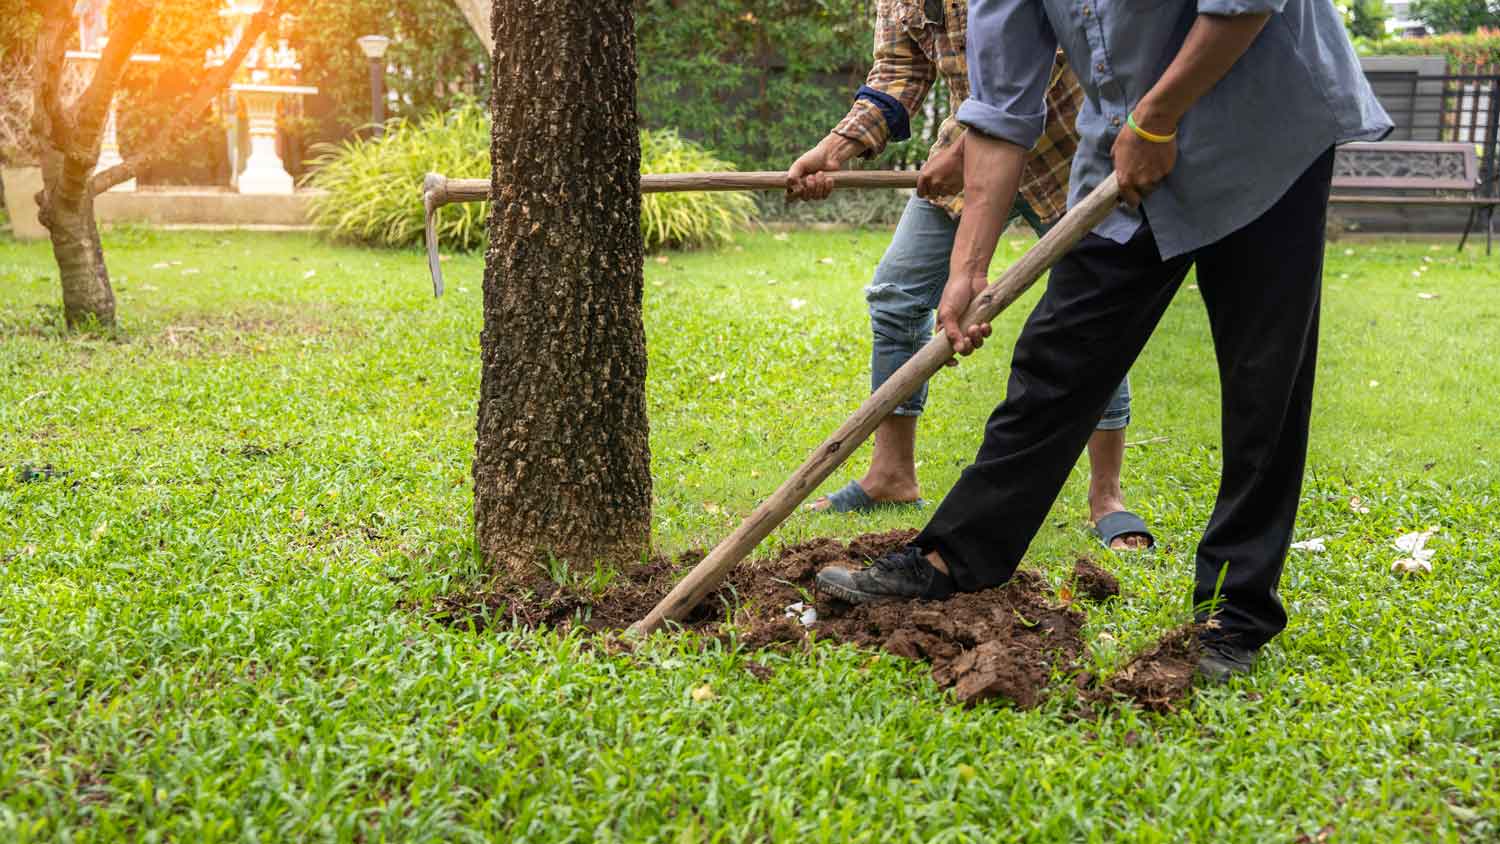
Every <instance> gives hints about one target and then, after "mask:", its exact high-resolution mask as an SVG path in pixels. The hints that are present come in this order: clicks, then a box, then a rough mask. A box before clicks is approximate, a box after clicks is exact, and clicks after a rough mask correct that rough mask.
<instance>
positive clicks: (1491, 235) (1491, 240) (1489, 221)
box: [1484, 205, 1495, 258]
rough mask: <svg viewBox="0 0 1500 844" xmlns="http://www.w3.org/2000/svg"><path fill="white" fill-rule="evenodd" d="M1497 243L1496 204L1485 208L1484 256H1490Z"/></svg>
mask: <svg viewBox="0 0 1500 844" xmlns="http://www.w3.org/2000/svg"><path fill="white" fill-rule="evenodd" d="M1494 245H1495V206H1493V205H1490V206H1487V207H1486V208H1485V209H1484V257H1486V258H1488V257H1489V256H1490V254H1491V249H1492V248H1493V247H1494Z"/></svg>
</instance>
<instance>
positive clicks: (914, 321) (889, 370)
mask: <svg viewBox="0 0 1500 844" xmlns="http://www.w3.org/2000/svg"><path fill="white" fill-rule="evenodd" d="M1013 215H1014V217H1020V218H1021V219H1024V220H1025V221H1026V222H1027V223H1029V224H1030V225H1031V227H1032V228H1033V229H1035V230H1036V232H1037V234H1042V233H1044V232H1045V231H1046V227H1045V226H1043V225H1042V221H1041V220H1040V219H1039V218H1038V217H1037V216H1036V214H1035V212H1033V211H1032V210H1031V208H1030V206H1028V205H1027V204H1026V202H1025V201H1024V200H1022V199H1021V198H1020V197H1019V196H1018V197H1016V206H1015V210H1014V212H1013ZM1014 217H1013V218H1012V219H1014ZM957 233H958V221H957V220H955V219H953V218H952V217H949V216H948V212H947V211H944V210H943V209H942V208H939V207H938V206H936V205H933V204H932V203H930V202H928V201H927V200H925V199H922V198H920V197H916V196H913V197H912V198H911V201H910V202H908V203H907V204H906V211H905V212H904V213H902V215H901V222H900V223H899V224H898V225H897V226H896V234H895V236H893V237H892V238H891V245H890V246H888V247H886V250H885V257H883V258H881V259H880V265H879V266H878V267H876V268H875V278H874V280H872V281H871V282H870V286H869V287H866V288H865V299H866V301H868V302H869V303H870V328H871V331H872V332H873V333H874V335H875V345H874V351H873V353H872V354H871V356H870V382H871V389H872V390H874V389H878V388H879V387H880V385H881V384H884V383H885V381H886V379H887V378H890V377H891V375H893V374H894V373H895V372H896V370H897V369H900V368H901V365H902V364H904V363H906V362H907V361H908V360H910V359H911V357H912V355H915V354H916V353H917V350H918V349H921V348H922V346H923V345H924V344H925V343H926V342H927V341H928V340H930V339H932V330H933V321H934V320H933V311H934V310H936V309H937V306H938V300H940V299H941V298H942V296H943V286H944V285H945V284H947V283H948V258H949V256H950V254H951V253H952V252H953V238H954V235H956V234H957ZM926 404H927V385H926V384H925V383H924V384H923V385H922V386H921V387H918V388H917V391H916V393H914V394H912V397H911V398H909V399H907V400H906V401H904V402H902V403H901V404H900V405H899V406H897V407H896V410H895V411H894V412H895V414H896V415H897V416H920V415H921V413H922V408H923V407H925V406H926ZM1129 424H1130V376H1129V375H1127V376H1125V380H1124V381H1121V382H1120V387H1119V389H1118V390H1116V391H1115V394H1114V396H1113V397H1111V398H1110V400H1109V406H1108V407H1106V408H1105V409H1104V415H1103V416H1101V417H1100V418H1099V424H1098V426H1097V428H1098V430H1100V431H1118V430H1121V429H1123V428H1124V427H1125V426H1126V425H1129Z"/></svg>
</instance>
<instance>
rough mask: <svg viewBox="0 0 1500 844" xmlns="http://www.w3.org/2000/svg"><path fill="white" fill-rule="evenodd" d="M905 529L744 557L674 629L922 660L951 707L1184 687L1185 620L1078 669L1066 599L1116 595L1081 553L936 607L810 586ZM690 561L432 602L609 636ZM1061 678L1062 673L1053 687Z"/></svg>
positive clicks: (1166, 692) (1191, 644) (1076, 612)
mask: <svg viewBox="0 0 1500 844" xmlns="http://www.w3.org/2000/svg"><path fill="white" fill-rule="evenodd" d="M915 533H916V532H915V531H909V530H906V531H890V532H888V533H879V534H867V535H864V536H860V537H858V538H856V539H854V540H853V541H851V542H848V543H843V542H839V541H837V540H834V539H815V540H812V541H809V542H804V543H801V544H798V545H793V546H791V547H789V548H787V549H785V550H784V551H782V552H781V553H780V554H779V555H777V556H776V557H774V558H772V559H768V560H757V561H753V562H747V563H745V564H743V565H741V566H740V567H739V568H738V569H736V570H735V572H734V574H733V576H731V578H730V579H729V581H728V582H727V583H726V584H725V585H724V586H723V587H722V588H720V589H719V590H718V592H716V593H714V595H713V596H712V597H710V598H709V599H708V600H707V601H705V602H704V603H703V604H702V605H700V606H699V607H698V609H697V610H696V611H695V612H694V613H693V615H691V616H690V617H689V618H688V619H686V621H685V622H684V623H683V625H682V626H683V627H684V628H686V629H689V630H693V631H695V632H698V633H701V634H705V635H712V636H718V637H721V638H726V639H729V638H732V639H733V640H734V641H735V642H737V643H738V644H739V645H740V646H741V647H745V648H748V649H765V648H791V647H800V646H803V645H805V643H807V642H808V641H809V640H810V639H812V638H819V639H828V640H832V641H835V642H841V643H848V644H852V645H857V646H861V647H867V648H878V649H881V650H884V651H886V652H888V653H892V654H895V655H897V656H900V657H904V658H906V659H912V660H919V661H923V662H927V663H929V664H931V666H932V678H933V680H934V681H936V682H937V684H938V685H939V686H940V687H942V688H945V689H952V690H953V698H954V700H955V701H957V702H958V703H960V704H964V705H972V704H974V703H978V702H980V701H984V700H990V699H995V698H1000V699H1004V700H1006V701H1009V702H1010V703H1011V704H1013V705H1015V706H1017V707H1020V708H1023V709H1027V708H1031V707H1034V706H1036V705H1038V704H1039V703H1041V702H1042V700H1044V699H1045V698H1046V696H1047V695H1049V694H1054V695H1055V694H1065V695H1070V696H1072V697H1073V698H1074V699H1075V700H1076V701H1077V702H1078V703H1079V704H1080V706H1081V707H1082V709H1084V710H1087V709H1092V708H1094V707H1097V706H1098V705H1100V704H1107V703H1109V702H1112V701H1113V700H1116V699H1120V698H1123V699H1126V700H1130V701H1133V702H1135V703H1137V704H1138V705H1140V706H1142V707H1145V708H1148V709H1151V710H1155V711H1169V710H1171V709H1173V708H1175V706H1176V705H1177V704H1178V703H1180V702H1181V701H1182V700H1183V699H1184V698H1185V697H1186V696H1187V694H1188V691H1189V690H1190V688H1191V685H1192V678H1193V672H1192V669H1193V666H1194V664H1195V663H1196V661H1197V652H1196V648H1197V636H1196V632H1195V631H1193V630H1191V629H1188V628H1184V629H1181V630H1176V631H1172V632H1171V633H1169V634H1168V635H1167V636H1165V637H1164V638H1163V639H1162V640H1161V641H1159V642H1158V643H1156V644H1155V645H1154V646H1152V647H1151V648H1149V649H1147V650H1146V651H1144V652H1142V653H1141V654H1139V655H1137V656H1136V657H1135V658H1133V659H1132V660H1130V661H1129V662H1128V663H1126V665H1125V666H1124V667H1123V668H1121V669H1120V670H1119V671H1117V672H1116V673H1115V674H1113V675H1112V676H1111V677H1110V678H1108V679H1107V680H1105V681H1103V682H1102V683H1101V682H1097V681H1095V680H1093V679H1092V678H1090V677H1088V676H1086V675H1082V674H1080V672H1079V668H1080V664H1081V662H1082V658H1083V657H1084V655H1085V651H1086V646H1085V643H1084V640H1083V636H1082V629H1083V623H1084V619H1085V614H1084V610H1083V608H1082V607H1081V606H1080V605H1079V604H1078V600H1079V599H1088V600H1092V601H1102V600H1108V599H1111V598H1115V597H1117V596H1118V595H1119V594H1120V584H1119V581H1118V580H1116V579H1115V577H1114V576H1113V575H1111V574H1110V573H1109V572H1107V571H1105V570H1104V569H1102V568H1100V567H1099V566H1097V565H1096V564H1094V563H1093V562H1091V561H1089V560H1079V561H1078V562H1077V563H1076V565H1075V566H1074V571H1073V574H1072V576H1071V577H1070V578H1069V579H1068V581H1067V582H1066V583H1065V584H1063V586H1062V588H1061V589H1060V590H1054V589H1053V588H1052V587H1051V586H1049V584H1048V583H1047V581H1046V578H1044V577H1043V576H1042V575H1041V574H1039V573H1037V572H1035V571H1031V570H1028V569H1022V570H1020V571H1018V572H1016V575H1015V577H1013V578H1012V579H1011V580H1010V581H1009V582H1008V583H1006V584H1005V585H1003V586H1000V587H998V588H995V589H990V590H987V591H984V592H975V593H970V594H963V595H958V596H956V597H954V598H951V599H949V600H947V601H942V602H931V601H914V602H895V603H887V604H874V605H862V606H852V605H850V604H847V603H844V602H842V601H838V600H836V599H834V598H832V597H830V596H827V595H820V594H818V593H817V588H816V586H815V585H814V578H815V577H816V575H817V573H818V571H819V570H820V569H822V568H824V567H825V566H830V565H838V566H844V567H848V568H859V567H862V566H865V565H868V564H869V562H870V561H871V560H873V559H875V558H876V557H879V556H881V555H882V554H885V553H886V552H889V551H893V550H896V549H899V548H901V547H902V546H904V545H905V544H906V543H908V542H910V541H911V539H912V537H913V536H915ZM701 556H702V555H701V554H684V555H682V556H681V557H679V558H678V559H677V560H666V559H658V560H655V561H653V562H651V563H649V564H646V565H642V566H638V567H635V568H633V569H628V570H626V571H624V572H622V573H621V575H620V577H619V578H618V579H617V580H616V581H614V582H613V583H612V584H611V585H610V586H609V587H608V588H607V589H605V590H603V591H602V593H600V594H597V595H590V594H587V593H585V592H582V591H580V590H578V589H573V588H564V587H558V586H555V585H553V584H551V583H548V584H546V585H544V586H542V587H539V588H536V589H533V590H530V591H528V592H526V593H524V594H519V593H508V592H504V591H499V592H496V591H490V592H484V593H480V594H469V595H456V596H448V597H445V598H443V599H440V600H439V601H438V603H437V605H436V607H435V610H436V615H437V617H438V618H439V619H440V620H442V621H444V622H445V623H449V624H454V625H458V626H464V627H472V628H475V629H483V628H484V627H486V626H488V625H491V624H520V625H522V626H525V627H551V628H556V629H568V628H575V629H576V628H584V629H587V630H591V631H597V632H601V633H603V632H610V631H620V630H624V629H625V628H626V627H628V626H630V625H631V624H632V623H634V622H635V621H637V620H638V619H640V618H641V617H642V616H644V615H645V614H646V613H647V612H648V611H649V610H650V609H651V608H652V607H653V606H655V604H656V602H657V601H659V600H660V599H661V598H662V596H664V595H666V593H667V592H668V590H670V589H671V587H672V585H673V584H674V583H676V581H677V580H678V579H679V578H680V577H681V576H682V573H683V570H684V569H685V568H686V567H688V566H690V565H692V564H693V563H696V562H697V561H698V559H700V558H701ZM1069 676H1071V677H1073V682H1053V681H1054V678H1058V677H1069Z"/></svg>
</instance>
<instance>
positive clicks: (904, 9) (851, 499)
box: [787, 0, 1153, 549]
mask: <svg viewBox="0 0 1500 844" xmlns="http://www.w3.org/2000/svg"><path fill="white" fill-rule="evenodd" d="M967 26H968V3H967V0H878V8H877V17H876V23H875V66H874V67H873V68H872V69H871V70H870V75H869V77H868V78H867V80H866V83H865V85H864V86H863V87H861V88H860V89H859V91H858V93H856V95H855V100H854V105H853V107H852V108H851V109H850V110H849V114H848V115H847V116H846V117H845V118H844V119H843V120H842V121H840V123H839V124H838V126H836V127H834V129H833V131H832V132H831V133H829V135H828V137H826V138H824V139H823V140H822V141H821V142H820V143H819V144H818V145H817V146H816V147H814V148H812V149H811V150H809V151H808V152H807V153H806V154H804V155H803V156H802V157H801V158H799V159H797V161H796V163H795V164H793V165H792V168H791V170H790V171H789V172H788V173H787V197H788V199H806V200H817V199H824V198H826V197H827V196H828V195H829V193H830V191H831V190H832V188H833V181H832V179H831V178H829V176H828V175H827V174H828V173H829V172H832V171H835V170H839V169H841V168H842V167H843V166H844V164H845V163H846V162H848V161H849V160H850V159H853V158H854V157H856V156H871V155H877V154H879V153H880V152H881V151H882V150H884V149H885V145H886V143H887V142H888V141H892V140H895V141H904V140H906V139H907V138H909V137H911V126H910V119H911V115H912V114H914V113H916V110H917V109H918V107H920V106H921V104H922V100H923V98H925V97H926V96H927V93H928V91H930V90H931V89H932V85H933V82H934V81H936V79H937V77H938V75H939V74H941V75H942V77H943V80H944V81H945V82H946V83H947V85H948V97H949V102H950V104H951V106H952V108H951V109H950V116H949V117H948V119H947V120H945V121H943V124H942V126H940V127H939V129H938V133H937V142H936V143H935V144H933V147H932V152H931V154H930V155H929V157H928V160H927V163H926V165H924V166H923V168H922V173H921V175H920V177H919V179H920V180H919V183H918V188H917V196H915V197H912V199H911V201H910V202H909V203H908V204H907V206H906V211H905V212H904V213H903V214H902V215H901V222H900V224H899V225H898V226H897V227H896V234H895V236H894V237H893V238H892V240H891V245H890V246H889V247H888V248H887V250H886V253H885V257H884V258H882V259H881V261H880V265H879V267H877V268H876V270H875V278H874V280H873V281H872V282H871V284H870V286H869V287H867V288H866V289H865V295H866V298H867V300H868V301H869V303H870V325H871V329H872V330H873V333H874V352H873V355H872V359H871V380H872V382H873V386H874V387H875V388H878V387H879V386H880V385H881V384H882V383H884V382H885V380H886V379H887V378H889V377H890V376H891V375H892V374H893V373H894V372H895V371H896V370H897V369H899V368H900V367H901V365H902V364H904V363H906V361H907V360H908V359H910V358H911V356H912V355H914V354H916V352H917V350H918V349H920V348H921V347H922V345H923V344H924V343H926V341H927V340H928V339H929V338H930V337H931V335H932V329H933V315H932V314H933V310H934V308H936V307H937V303H938V300H939V298H940V297H941V296H942V292H943V287H944V285H945V284H946V283H947V281H948V269H949V257H950V253H951V252H952V249H953V239H954V236H955V234H956V232H957V230H958V216H959V214H960V213H961V211H962V209H963V196H962V194H961V190H962V186H963V148H964V128H963V127H962V126H961V125H959V123H958V121H957V120H956V119H955V118H954V117H953V116H952V114H955V113H956V112H957V111H958V106H959V104H960V103H962V102H963V101H964V100H965V99H966V98H967V97H968V95H969V76H968V65H967V62H966V61H965V58H964V40H965V35H966V29H967ZM1082 97H1083V93H1082V91H1081V89H1080V88H1079V85H1078V80H1077V78H1076V77H1075V76H1074V75H1073V72H1072V71H1071V70H1070V69H1069V68H1068V66H1067V63H1066V61H1065V60H1064V59H1063V57H1062V54H1061V53H1059V54H1058V55H1057V59H1056V61H1055V63H1054V65H1053V68H1052V80H1051V84H1050V86H1049V88H1048V91H1047V125H1046V130H1045V132H1044V133H1043V135H1042V138H1041V140H1040V141H1039V142H1038V143H1037V145H1036V146H1035V147H1034V148H1033V149H1032V150H1031V152H1030V154H1029V155H1028V157H1027V160H1026V166H1025V172H1024V175H1023V177H1022V180H1021V186H1020V196H1019V197H1018V198H1017V200H1016V204H1015V208H1016V210H1015V213H1014V216H1017V217H1021V218H1023V219H1025V220H1026V222H1027V223H1029V224H1030V225H1031V227H1032V228H1033V229H1034V230H1036V232H1037V233H1038V234H1042V233H1044V232H1045V231H1046V230H1047V229H1048V228H1049V227H1050V226H1051V225H1052V224H1053V223H1055V222H1056V221H1057V220H1058V218H1060V217H1061V216H1062V215H1063V213H1064V212H1065V211H1066V210H1067V201H1068V173H1069V169H1070V168H1071V166H1072V161H1073V154H1074V152H1075V151H1076V150H1077V148H1078V135H1077V134H1076V133H1075V131H1074V128H1073V124H1074V120H1075V118H1076V117H1077V114H1078V106H1079V103H1080V101H1081V99H1082ZM926 398H927V387H926V385H925V384H924V385H923V386H922V387H921V388H920V389H918V390H917V392H916V393H915V394H914V395H912V396H911V398H909V399H907V400H906V401H905V402H904V403H902V404H901V405H900V406H899V407H897V408H896V410H895V412H894V413H893V414H892V415H891V416H890V417H889V418H888V419H886V420H885V421H884V422H883V423H881V426H880V428H879V429H877V430H876V432H875V453H874V456H873V457H872V459H871V461H870V468H869V471H868V472H867V473H866V474H865V476H864V477H863V478H861V479H860V480H857V481H850V482H849V484H848V485H847V486H845V487H844V488H842V489H840V490H838V491H836V492H834V493H832V494H830V495H827V496H824V497H823V498H821V499H819V500H818V501H817V502H816V503H814V504H813V505H812V506H813V509H815V510H827V511H831V512H856V511H865V510H870V509H873V508H876V507H881V506H889V505H893V504H904V503H916V504H920V503H921V498H920V494H919V488H918V485H917V472H916V435H917V417H918V416H919V415H920V414H921V413H922V408H923V406H924V405H925V403H926ZM1129 422H1130V380H1129V378H1128V377H1127V378H1126V380H1124V381H1122V382H1121V383H1120V387H1119V389H1118V391H1117V392H1116V393H1115V395H1114V397H1113V399H1111V401H1110V404H1109V406H1108V407H1107V408H1106V409H1105V411H1104V415H1103V416H1102V417H1101V418H1100V420H1099V424H1098V426H1097V429H1096V430H1095V432H1094V435H1093V437H1092V438H1091V439H1090V440H1089V445H1088V453H1089V470H1090V479H1089V517H1090V520H1091V521H1092V522H1093V524H1094V529H1095V531H1096V532H1097V533H1098V534H1099V536H1100V539H1101V540H1102V541H1103V542H1104V544H1105V545H1106V546H1108V547H1110V548H1115V549H1132V548H1134V549H1139V548H1147V547H1150V546H1151V544H1153V539H1152V537H1151V534H1150V532H1149V531H1147V529H1146V525H1145V522H1144V521H1142V520H1141V519H1140V517H1138V516H1136V515H1135V514H1133V513H1130V512H1129V511H1127V510H1126V509H1125V505H1124V500H1123V495H1122V492H1121V489H1120V470H1121V467H1122V465H1123V463H1124V459H1125V427H1126V425H1128V424H1129Z"/></svg>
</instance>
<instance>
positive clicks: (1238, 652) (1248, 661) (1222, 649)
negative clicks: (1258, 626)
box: [1198, 639, 1255, 683]
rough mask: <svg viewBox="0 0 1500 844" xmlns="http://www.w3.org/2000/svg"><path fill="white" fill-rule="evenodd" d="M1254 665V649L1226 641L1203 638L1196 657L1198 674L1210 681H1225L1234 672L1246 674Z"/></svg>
mask: <svg viewBox="0 0 1500 844" xmlns="http://www.w3.org/2000/svg"><path fill="white" fill-rule="evenodd" d="M1254 667H1255V651H1253V650H1251V649H1249V648H1239V647H1235V646H1234V645H1231V644H1229V643H1228V642H1222V641H1216V640H1211V639H1210V640H1205V641H1204V642H1203V655H1202V656H1200V657H1198V675H1199V676H1200V677H1203V678H1204V679H1206V680H1208V681H1209V682H1210V683H1227V682H1229V681H1230V679H1231V678H1233V677H1234V676H1235V675H1236V674H1239V675H1246V674H1249V673H1250V670H1251V669H1253V668H1254Z"/></svg>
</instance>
